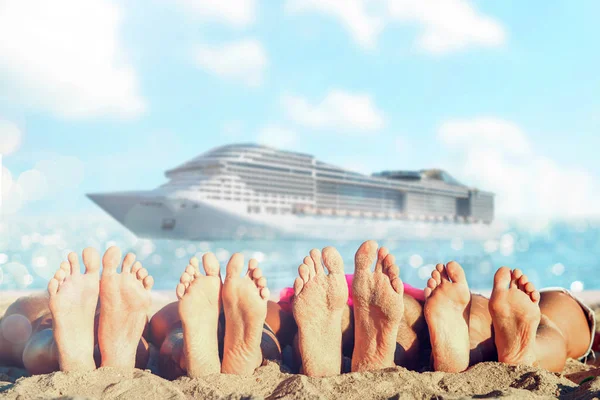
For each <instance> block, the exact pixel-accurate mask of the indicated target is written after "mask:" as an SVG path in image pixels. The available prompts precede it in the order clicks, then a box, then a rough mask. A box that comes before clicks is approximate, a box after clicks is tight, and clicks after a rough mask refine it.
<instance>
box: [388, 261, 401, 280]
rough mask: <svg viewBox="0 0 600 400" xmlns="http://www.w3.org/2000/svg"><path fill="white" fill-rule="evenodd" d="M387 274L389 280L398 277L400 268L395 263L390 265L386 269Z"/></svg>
mask: <svg viewBox="0 0 600 400" xmlns="http://www.w3.org/2000/svg"><path fill="white" fill-rule="evenodd" d="M388 258H389V256H388ZM387 275H388V276H389V277H390V280H392V279H394V278H398V277H399V276H400V268H399V267H398V266H397V265H396V264H392V265H390V267H389V268H388V269H387Z"/></svg>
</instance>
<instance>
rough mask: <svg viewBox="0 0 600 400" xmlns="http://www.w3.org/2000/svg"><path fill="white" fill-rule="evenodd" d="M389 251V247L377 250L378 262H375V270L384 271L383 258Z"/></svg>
mask: <svg viewBox="0 0 600 400" xmlns="http://www.w3.org/2000/svg"><path fill="white" fill-rule="evenodd" d="M388 254H389V251H388V249H387V247H381V248H380V249H379V251H378V252H377V262H376V263H375V272H383V260H384V259H385V258H386V257H387V255H388Z"/></svg>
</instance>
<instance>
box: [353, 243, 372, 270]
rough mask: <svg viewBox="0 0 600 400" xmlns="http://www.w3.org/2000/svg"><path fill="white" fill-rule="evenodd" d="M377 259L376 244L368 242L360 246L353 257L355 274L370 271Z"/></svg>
mask: <svg viewBox="0 0 600 400" xmlns="http://www.w3.org/2000/svg"><path fill="white" fill-rule="evenodd" d="M376 257H377V242H375V241H373V240H368V241H366V242H364V243H363V244H361V245H360V247H359V248H358V250H357V251H356V255H355V256H354V270H355V272H364V271H369V270H370V269H371V265H373V262H374V261H375V258H376Z"/></svg>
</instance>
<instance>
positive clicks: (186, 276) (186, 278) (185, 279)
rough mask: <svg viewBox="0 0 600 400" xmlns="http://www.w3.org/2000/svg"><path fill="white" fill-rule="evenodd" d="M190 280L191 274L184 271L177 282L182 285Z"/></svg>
mask: <svg viewBox="0 0 600 400" xmlns="http://www.w3.org/2000/svg"><path fill="white" fill-rule="evenodd" d="M136 275H137V274H136ZM191 281H192V276H191V275H190V274H188V273H187V272H184V273H183V274H181V277H180V278H179V282H181V283H183V284H184V285H185V284H186V283H187V284H189V283H190V282H191Z"/></svg>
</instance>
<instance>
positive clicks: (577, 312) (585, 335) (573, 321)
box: [540, 291, 592, 359]
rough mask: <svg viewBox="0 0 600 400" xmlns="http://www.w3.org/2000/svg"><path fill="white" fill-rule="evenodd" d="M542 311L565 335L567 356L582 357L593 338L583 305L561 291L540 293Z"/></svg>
mask: <svg viewBox="0 0 600 400" xmlns="http://www.w3.org/2000/svg"><path fill="white" fill-rule="evenodd" d="M540 311H541V313H542V315H544V316H546V317H547V318H548V320H550V321H551V322H552V323H553V324H554V325H556V328H558V330H559V331H560V333H561V334H562V336H564V338H565V340H566V342H567V348H566V352H567V357H570V358H575V359H578V358H581V357H583V356H584V355H585V352H586V351H587V350H588V348H589V345H590V342H591V340H592V337H591V335H592V334H591V332H590V325H589V322H588V319H587V317H586V315H585V313H584V311H583V308H582V307H581V305H580V304H579V303H578V302H577V301H576V300H575V299H574V298H573V297H571V296H570V295H568V294H567V293H564V292H561V291H552V292H542V293H540Z"/></svg>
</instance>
